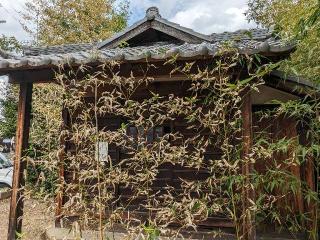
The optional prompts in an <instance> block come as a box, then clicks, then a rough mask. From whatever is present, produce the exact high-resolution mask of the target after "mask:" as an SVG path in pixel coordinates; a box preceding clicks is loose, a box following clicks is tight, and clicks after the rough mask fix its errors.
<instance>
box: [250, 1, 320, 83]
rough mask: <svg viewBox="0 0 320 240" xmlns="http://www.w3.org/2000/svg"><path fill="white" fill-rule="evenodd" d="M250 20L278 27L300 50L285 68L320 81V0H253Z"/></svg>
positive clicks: (276, 29) (281, 34) (292, 56)
mask: <svg viewBox="0 0 320 240" xmlns="http://www.w3.org/2000/svg"><path fill="white" fill-rule="evenodd" d="M247 16H248V19H250V20H253V21H256V22H257V23H259V24H261V25H263V26H265V27H271V28H274V29H275V33H276V34H277V35H280V36H281V37H282V38H283V39H284V40H294V41H296V44H297V49H296V51H295V52H294V53H292V54H291V58H290V59H289V60H288V61H286V62H284V63H283V65H282V67H283V69H285V70H287V71H288V72H291V73H295V74H297V75H301V76H304V77H306V78H308V79H310V80H312V81H314V82H316V83H318V84H320V78H319V76H320V69H319V65H320V54H319V53H320V45H319V37H320V1H319V0H299V1H295V0H250V1H249V10H248V12H247Z"/></svg>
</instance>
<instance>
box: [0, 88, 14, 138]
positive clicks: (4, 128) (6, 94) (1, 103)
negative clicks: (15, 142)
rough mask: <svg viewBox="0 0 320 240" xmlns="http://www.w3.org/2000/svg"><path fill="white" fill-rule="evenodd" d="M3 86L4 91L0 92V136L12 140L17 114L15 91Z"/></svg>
mask: <svg viewBox="0 0 320 240" xmlns="http://www.w3.org/2000/svg"><path fill="white" fill-rule="evenodd" d="M4 86H5V87H4V89H2V91H1V95H2V99H0V107H1V119H0V136H1V137H3V138H12V137H14V136H15V134H16V124H17V112H18V103H17V89H16V88H15V87H14V86H10V85H8V84H4Z"/></svg>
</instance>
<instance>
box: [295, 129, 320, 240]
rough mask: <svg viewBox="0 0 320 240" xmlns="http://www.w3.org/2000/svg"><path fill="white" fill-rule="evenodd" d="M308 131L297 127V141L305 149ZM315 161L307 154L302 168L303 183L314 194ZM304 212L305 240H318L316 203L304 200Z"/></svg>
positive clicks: (307, 141) (307, 144)
mask: <svg viewBox="0 0 320 240" xmlns="http://www.w3.org/2000/svg"><path fill="white" fill-rule="evenodd" d="M307 132H308V129H306V126H303V125H301V124H300V125H299V134H300V135H299V136H300V137H299V141H300V144H301V145H303V146H305V147H310V139H308V137H307V135H308V133H307ZM315 169H316V164H315V159H314V157H313V156H312V154H311V155H310V154H308V155H307V156H306V159H305V163H304V166H303V172H304V174H303V175H304V178H305V179H304V181H305V182H306V184H307V187H308V188H309V189H310V190H311V191H313V192H316V191H317V190H316V176H315ZM304 207H305V212H306V213H308V217H309V219H308V221H307V222H306V229H307V231H308V233H307V239H308V240H316V239H319V233H318V231H319V226H318V216H317V215H318V213H317V209H318V206H317V203H316V202H315V201H314V200H311V201H310V202H307V201H306V200H305V204H304Z"/></svg>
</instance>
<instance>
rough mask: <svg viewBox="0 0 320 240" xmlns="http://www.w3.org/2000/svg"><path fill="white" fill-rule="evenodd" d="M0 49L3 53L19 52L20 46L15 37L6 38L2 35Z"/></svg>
mask: <svg viewBox="0 0 320 240" xmlns="http://www.w3.org/2000/svg"><path fill="white" fill-rule="evenodd" d="M0 49H1V50H4V51H10V52H12V51H15V52H16V51H19V50H21V44H20V42H19V41H18V40H17V39H16V38H15V37H7V36H5V35H3V34H2V36H1V37H0Z"/></svg>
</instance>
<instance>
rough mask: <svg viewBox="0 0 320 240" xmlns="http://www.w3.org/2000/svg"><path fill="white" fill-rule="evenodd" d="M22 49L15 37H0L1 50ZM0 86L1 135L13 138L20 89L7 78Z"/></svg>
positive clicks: (14, 50) (12, 50) (13, 50)
mask: <svg viewBox="0 0 320 240" xmlns="http://www.w3.org/2000/svg"><path fill="white" fill-rule="evenodd" d="M20 49H21V45H20V43H19V41H17V40H16V38H14V37H7V36H5V35H2V36H1V37H0V51H1V50H3V51H10V52H18V51H19V50H20ZM1 82H2V83H1V84H2V85H1V87H0V95H1V98H0V112H1V118H0V136H1V137H2V138H11V137H13V136H15V133H16V121H17V120H16V119H17V110H18V101H17V99H18V97H17V96H18V91H17V88H16V87H14V86H12V85H9V84H7V83H6V82H5V80H2V81H1Z"/></svg>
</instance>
